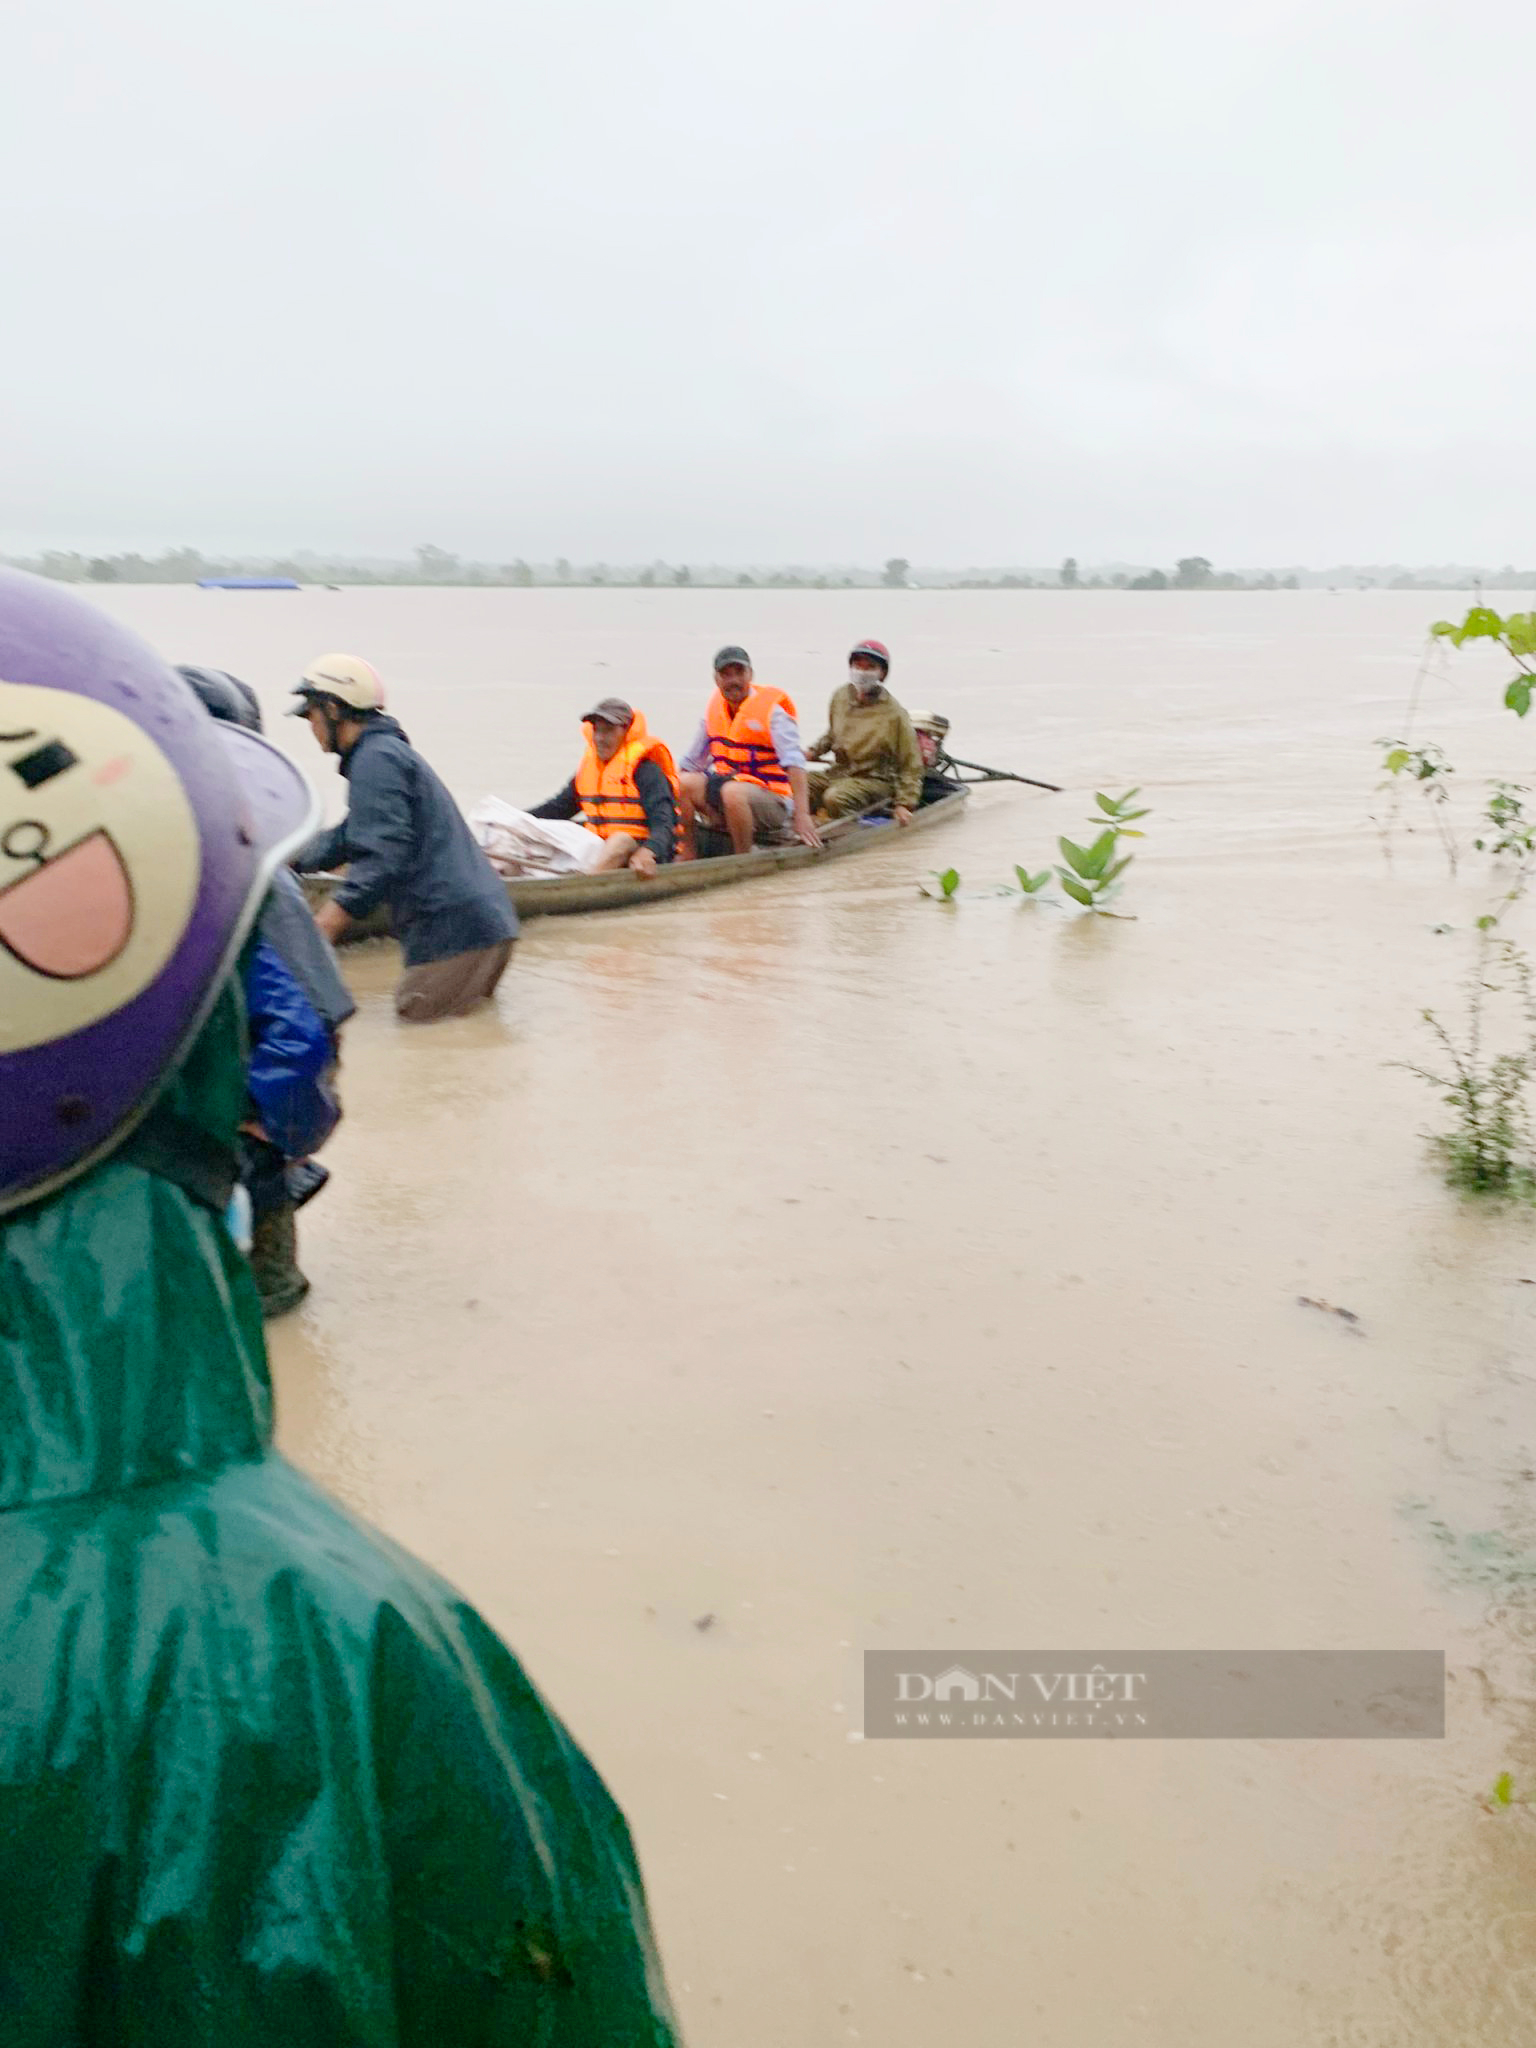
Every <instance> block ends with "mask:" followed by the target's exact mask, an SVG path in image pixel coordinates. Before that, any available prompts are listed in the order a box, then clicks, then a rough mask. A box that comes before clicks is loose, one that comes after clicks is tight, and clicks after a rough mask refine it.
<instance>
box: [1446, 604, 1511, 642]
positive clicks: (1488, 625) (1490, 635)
mask: <svg viewBox="0 0 1536 2048" xmlns="http://www.w3.org/2000/svg"><path fill="white" fill-rule="evenodd" d="M1503 637H1504V621H1503V620H1502V619H1501V618H1500V617H1499V615H1498V613H1497V612H1496V611H1490V610H1489V608H1488V606H1487V605H1485V604H1475V605H1473V607H1472V609H1471V611H1469V612H1468V613H1467V616H1466V617H1465V618H1464V619H1463V620H1462V622H1461V624H1460V625H1459V626H1456V627H1453V629H1452V632H1451V638H1452V639H1453V640H1454V641H1455V642H1456V645H1457V646H1458V647H1460V646H1461V645H1462V644H1463V642H1464V641H1467V640H1501V639H1502V638H1503Z"/></svg>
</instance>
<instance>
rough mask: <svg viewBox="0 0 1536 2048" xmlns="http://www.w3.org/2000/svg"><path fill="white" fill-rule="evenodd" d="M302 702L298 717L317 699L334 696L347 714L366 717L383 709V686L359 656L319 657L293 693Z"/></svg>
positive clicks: (367, 663) (306, 670)
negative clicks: (347, 711)
mask: <svg viewBox="0 0 1536 2048" xmlns="http://www.w3.org/2000/svg"><path fill="white" fill-rule="evenodd" d="M294 695H295V696H296V697H299V698H301V699H302V700H303V701H302V702H301V704H300V706H299V711H300V715H301V716H302V714H303V712H304V711H305V710H306V709H307V708H308V706H309V704H311V703H312V702H313V701H314V699H315V698H316V697H334V698H335V699H336V702H337V703H338V704H345V705H346V707H347V709H348V710H349V711H357V712H362V713H364V714H366V713H367V712H370V711H382V710H383V709H384V685H383V684H382V683H381V682H380V681H379V672H378V670H377V669H376V668H375V667H374V665H373V663H372V662H371V661H364V660H363V657H362V656H361V655H360V654H322V655H321V656H320V657H319V659H318V660H316V661H312V662H311V663H310V664H309V667H308V668H307V669H305V671H304V680H303V681H302V682H301V683H300V684H299V687H298V689H297V690H296V691H295V692H294Z"/></svg>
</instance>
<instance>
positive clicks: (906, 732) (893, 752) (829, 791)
mask: <svg viewBox="0 0 1536 2048" xmlns="http://www.w3.org/2000/svg"><path fill="white" fill-rule="evenodd" d="M890 667H891V654H890V649H889V648H888V647H886V646H885V644H884V643H883V642H882V641H879V640H861V641H860V642H859V644H858V646H857V647H855V648H854V649H853V651H852V653H851V654H850V655H849V656H848V680H847V682H846V683H844V684H843V685H842V686H841V687H840V688H839V689H837V690H835V691H834V692H833V693H832V702H831V704H830V706H829V707H828V710H827V729H826V731H825V732H824V733H823V734H822V736H821V738H820V739H819V740H818V741H817V742H816V744H815V746H814V747H812V749H811V759H812V760H813V761H820V760H822V759H824V758H825V756H826V755H828V754H831V755H832V757H833V760H834V762H835V763H836V765H835V766H834V767H831V768H819V769H817V771H816V772H815V774H814V775H812V777H811V800H812V802H813V803H814V804H815V806H816V810H817V814H818V815H819V816H821V817H826V818H846V817H849V816H852V815H854V814H856V813H857V812H860V811H870V810H875V809H877V808H879V807H881V806H884V807H887V808H888V809H889V810H890V813H891V816H892V817H893V818H894V819H895V820H896V822H897V824H898V825H907V824H910V823H911V821H912V813H913V811H914V810H915V809H916V808H917V803H918V798H919V796H920V795H921V792H922V786H923V757H922V755H921V753H920V752H919V750H918V744H917V734H916V733H915V732H914V731H913V730H912V721H911V719H910V718H908V716H907V714H906V712H905V711H904V710H903V709H902V707H901V705H899V704H898V703H897V701H896V699H895V698H894V697H893V696H892V695H891V693H890V691H889V690H888V689H887V688H886V687H885V679H886V676H887V675H888V674H889V673H890Z"/></svg>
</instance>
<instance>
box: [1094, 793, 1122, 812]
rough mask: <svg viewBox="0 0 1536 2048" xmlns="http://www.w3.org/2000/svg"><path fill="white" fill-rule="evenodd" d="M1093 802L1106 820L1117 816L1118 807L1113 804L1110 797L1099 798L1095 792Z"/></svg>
mask: <svg viewBox="0 0 1536 2048" xmlns="http://www.w3.org/2000/svg"><path fill="white" fill-rule="evenodd" d="M1093 800H1094V802H1095V803H1096V804H1097V805H1098V807H1099V809H1100V810H1101V811H1102V812H1103V813H1104V815H1105V816H1106V817H1107V818H1113V817H1117V816H1118V815H1119V811H1120V806H1119V805H1118V804H1117V803H1116V802H1115V800H1114V798H1113V797H1112V796H1101V795H1100V794H1099V792H1098V791H1097V790H1095V791H1094V795H1093Z"/></svg>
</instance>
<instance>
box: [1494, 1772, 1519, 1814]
mask: <svg viewBox="0 0 1536 2048" xmlns="http://www.w3.org/2000/svg"><path fill="white" fill-rule="evenodd" d="M1493 1796H1494V1799H1495V1801H1496V1802H1497V1803H1498V1804H1499V1805H1500V1806H1508V1805H1509V1804H1510V1803H1511V1802H1512V1801H1513V1799H1514V1796H1515V1781H1514V1777H1513V1776H1512V1774H1511V1773H1510V1772H1509V1771H1500V1773H1499V1775H1498V1776H1497V1777H1496V1778H1495V1779H1494V1781H1493Z"/></svg>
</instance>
